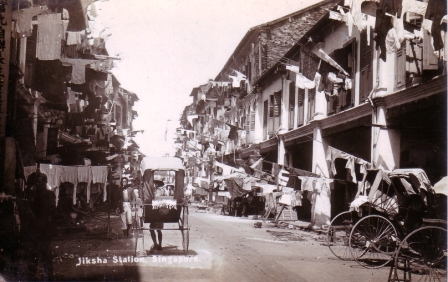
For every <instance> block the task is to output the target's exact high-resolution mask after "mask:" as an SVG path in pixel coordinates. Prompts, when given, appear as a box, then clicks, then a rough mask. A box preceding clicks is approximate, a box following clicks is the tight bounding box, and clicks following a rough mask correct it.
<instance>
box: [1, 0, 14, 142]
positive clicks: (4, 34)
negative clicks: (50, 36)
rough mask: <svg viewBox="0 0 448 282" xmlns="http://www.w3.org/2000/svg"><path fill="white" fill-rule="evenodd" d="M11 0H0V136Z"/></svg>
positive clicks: (3, 128) (3, 121)
mask: <svg viewBox="0 0 448 282" xmlns="http://www.w3.org/2000/svg"><path fill="white" fill-rule="evenodd" d="M11 14H12V0H0V137H4V136H5V131H6V107H7V103H8V79H9V53H10V48H11V24H12V22H11Z"/></svg>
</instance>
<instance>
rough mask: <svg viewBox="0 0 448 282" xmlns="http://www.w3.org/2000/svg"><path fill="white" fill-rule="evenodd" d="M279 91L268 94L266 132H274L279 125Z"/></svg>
mask: <svg viewBox="0 0 448 282" xmlns="http://www.w3.org/2000/svg"><path fill="white" fill-rule="evenodd" d="M281 95H282V93H281V91H278V92H275V93H274V95H271V96H270V105H269V106H270V107H269V121H268V134H269V135H271V134H274V132H275V131H277V130H278V128H279V127H280V111H281V110H280V107H281V98H282V96H281Z"/></svg>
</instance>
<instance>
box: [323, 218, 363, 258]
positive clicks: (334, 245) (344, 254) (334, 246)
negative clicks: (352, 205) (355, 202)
mask: <svg viewBox="0 0 448 282" xmlns="http://www.w3.org/2000/svg"><path fill="white" fill-rule="evenodd" d="M357 220H358V214H357V213H356V212H354V211H345V212H342V213H340V214H338V215H337V216H336V217H335V218H333V220H332V221H331V223H330V226H329V227H328V232H327V244H328V247H329V248H330V251H331V252H332V253H333V254H334V255H335V256H336V257H337V258H339V259H341V260H352V259H353V257H352V255H351V253H350V246H349V244H348V240H349V238H350V232H351V230H352V228H353V225H354V224H355V223H356V221H357Z"/></svg>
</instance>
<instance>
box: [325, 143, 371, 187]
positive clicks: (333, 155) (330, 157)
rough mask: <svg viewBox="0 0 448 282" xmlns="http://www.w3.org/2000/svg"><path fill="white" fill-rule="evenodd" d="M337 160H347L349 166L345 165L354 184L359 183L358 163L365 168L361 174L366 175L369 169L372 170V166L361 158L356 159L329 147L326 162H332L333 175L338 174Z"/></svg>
mask: <svg viewBox="0 0 448 282" xmlns="http://www.w3.org/2000/svg"><path fill="white" fill-rule="evenodd" d="M337 158H341V159H345V160H347V164H346V165H345V168H347V169H349V174H350V175H351V177H352V182H354V183H357V179H356V173H355V163H357V164H359V165H361V166H362V167H363V168H362V170H361V171H360V172H361V173H366V172H367V169H368V168H370V166H371V165H370V163H369V162H367V161H365V160H363V159H361V158H358V157H355V156H353V155H350V154H348V153H346V152H343V151H341V150H338V149H336V148H333V147H331V146H328V148H327V155H326V160H327V161H329V162H330V167H331V172H332V173H333V175H336V173H337V171H336V166H335V160H336V159H337Z"/></svg>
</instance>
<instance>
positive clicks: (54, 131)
mask: <svg viewBox="0 0 448 282" xmlns="http://www.w3.org/2000/svg"><path fill="white" fill-rule="evenodd" d="M100 4H101V2H100V1H93V0H41V1H24V0H8V1H1V2H0V13H1V22H0V24H1V26H0V31H1V32H0V37H1V38H0V45H1V46H0V47H1V48H0V56H1V60H0V63H1V67H0V72H1V83H0V91H1V92H0V101H1V102H0V106H1V107H0V109H1V111H0V114H1V115H0V119H1V123H0V137H1V139H0V140H1V143H0V144H1V145H0V155H1V158H0V160H1V162H0V171H1V172H0V174H1V176H0V191H1V192H2V197H3V196H5V195H6V197H8V196H11V195H18V193H17V192H20V191H21V190H23V189H24V188H25V186H26V183H27V182H26V180H27V179H28V180H29V179H30V177H29V176H30V175H32V174H33V173H34V172H35V171H36V170H37V169H40V172H44V173H46V174H47V177H48V185H49V186H50V189H52V190H55V193H56V192H57V191H59V190H58V189H59V187H60V186H61V187H62V186H63V184H64V183H66V182H68V183H70V185H68V186H71V188H70V187H68V188H67V189H66V193H69V194H70V196H73V203H76V202H77V200H76V198H77V197H82V198H83V199H84V201H86V200H87V202H89V199H90V195H91V194H92V193H97V194H98V193H101V191H100V190H103V192H104V193H102V194H103V195H104V200H106V190H105V189H104V187H105V185H106V184H107V183H110V182H111V181H112V182H116V184H119V181H120V177H121V176H122V174H123V172H124V173H127V174H129V175H131V174H132V173H133V169H134V168H136V167H137V166H138V163H139V159H140V158H141V154H140V152H139V151H138V145H137V144H136V143H135V142H134V141H133V140H132V137H133V136H135V134H137V133H138V131H135V130H133V128H132V121H133V119H134V118H135V117H136V116H137V112H136V111H135V110H133V106H134V103H135V102H136V101H138V100H139V99H138V97H137V95H136V94H135V93H133V92H131V91H128V90H126V89H124V88H123V87H121V86H120V82H119V80H118V79H117V77H115V76H114V75H113V68H114V66H115V65H116V64H117V62H118V61H119V58H117V57H114V56H110V55H109V54H108V52H107V50H106V42H107V39H108V38H109V36H113V35H112V34H111V33H110V32H109V29H108V28H107V27H105V26H104V23H102V22H100V21H99V20H98V19H99V17H98V15H99V14H100V12H101V10H100ZM81 183H82V185H81ZM95 185H96V186H95ZM85 188H87V189H85ZM94 190H95V191H94ZM68 191H70V192H68ZM72 193H73V194H72ZM57 194H58V193H57ZM59 194H60V193H59ZM59 197H61V195H59Z"/></svg>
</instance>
